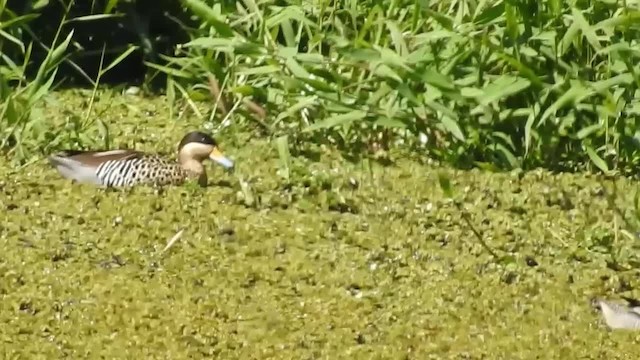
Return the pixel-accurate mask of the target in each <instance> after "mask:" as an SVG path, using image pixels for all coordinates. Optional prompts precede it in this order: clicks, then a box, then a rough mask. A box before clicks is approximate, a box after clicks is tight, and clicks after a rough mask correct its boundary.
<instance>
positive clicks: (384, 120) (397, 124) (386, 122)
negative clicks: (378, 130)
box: [374, 116, 407, 129]
mask: <svg viewBox="0 0 640 360" xmlns="http://www.w3.org/2000/svg"><path fill="white" fill-rule="evenodd" d="M374 124H376V125H379V126H382V127H383V128H386V129H390V128H396V129H406V128H407V124H406V123H405V122H403V121H401V120H398V119H393V118H389V117H386V116H381V117H379V118H377V119H376V120H375V121H374Z"/></svg>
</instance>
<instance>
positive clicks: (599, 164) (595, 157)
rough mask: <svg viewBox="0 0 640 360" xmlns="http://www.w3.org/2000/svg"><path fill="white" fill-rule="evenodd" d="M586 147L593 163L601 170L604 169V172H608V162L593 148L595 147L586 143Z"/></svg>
mask: <svg viewBox="0 0 640 360" xmlns="http://www.w3.org/2000/svg"><path fill="white" fill-rule="evenodd" d="M584 147H585V149H586V150H587V155H589V158H590V159H591V161H592V162H593V164H594V165H595V166H597V167H598V168H599V169H600V170H602V172H604V173H608V172H609V167H608V166H607V163H606V162H605V161H604V160H603V159H602V158H601V157H600V156H598V154H597V153H596V152H595V151H594V150H593V148H591V146H589V145H584Z"/></svg>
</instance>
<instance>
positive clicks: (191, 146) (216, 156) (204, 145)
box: [178, 131, 233, 169]
mask: <svg viewBox="0 0 640 360" xmlns="http://www.w3.org/2000/svg"><path fill="white" fill-rule="evenodd" d="M178 158H179V159H180V162H181V163H183V164H186V163H188V162H193V161H197V162H198V163H202V162H203V161H205V160H206V159H210V160H212V161H215V162H216V163H218V164H220V165H222V166H223V167H224V168H226V169H231V168H233V161H231V159H229V158H227V157H226V156H224V155H223V154H222V152H221V151H220V148H219V147H218V143H216V141H215V140H214V139H213V138H212V137H211V136H209V135H207V134H205V133H203V132H200V131H192V132H190V133H188V134H187V135H185V136H184V137H183V138H182V141H180V145H178Z"/></svg>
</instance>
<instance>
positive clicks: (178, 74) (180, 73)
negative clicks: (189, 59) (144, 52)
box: [144, 61, 193, 79]
mask: <svg viewBox="0 0 640 360" xmlns="http://www.w3.org/2000/svg"><path fill="white" fill-rule="evenodd" d="M144 64H145V65H146V66H148V67H151V68H154V69H156V70H160V71H162V72H163V73H165V74H167V75H171V76H176V77H180V78H185V79H188V78H191V77H193V75H191V74H190V73H188V72H186V71H183V70H178V69H175V68H172V67H168V66H163V65H158V64H154V63H150V62H147V61H145V62H144Z"/></svg>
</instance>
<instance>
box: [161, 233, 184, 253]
mask: <svg viewBox="0 0 640 360" xmlns="http://www.w3.org/2000/svg"><path fill="white" fill-rule="evenodd" d="M182 233H184V229H181V230H180V231H178V232H177V233H176V234H175V235H173V237H172V238H171V239H169V241H168V242H167V246H165V247H164V249H162V253H164V252H166V251H167V250H169V249H170V248H171V247H172V246H173V244H175V243H176V241H178V240H180V238H181V237H182Z"/></svg>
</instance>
